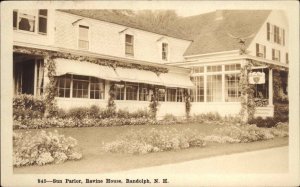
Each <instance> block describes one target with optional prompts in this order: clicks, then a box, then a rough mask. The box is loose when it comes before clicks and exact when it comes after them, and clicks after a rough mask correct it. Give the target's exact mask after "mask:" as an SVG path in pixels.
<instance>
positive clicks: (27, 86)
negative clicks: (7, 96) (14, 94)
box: [22, 60, 35, 95]
mask: <svg viewBox="0 0 300 187" xmlns="http://www.w3.org/2000/svg"><path fill="white" fill-rule="evenodd" d="M24 63H25V64H26V65H25V66H24V64H23V66H22V67H23V68H22V69H23V71H22V93H23V94H31V95H33V94H34V63H35V61H34V60H29V61H26V62H24Z"/></svg>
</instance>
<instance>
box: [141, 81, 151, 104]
mask: <svg viewBox="0 0 300 187" xmlns="http://www.w3.org/2000/svg"><path fill="white" fill-rule="evenodd" d="M148 95H149V91H148V87H147V85H145V84H140V85H139V100H140V101H148V100H149V99H148Z"/></svg>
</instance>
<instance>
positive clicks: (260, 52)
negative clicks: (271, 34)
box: [256, 43, 266, 58]
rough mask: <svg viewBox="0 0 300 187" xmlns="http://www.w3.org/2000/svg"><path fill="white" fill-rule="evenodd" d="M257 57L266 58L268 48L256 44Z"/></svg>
mask: <svg viewBox="0 0 300 187" xmlns="http://www.w3.org/2000/svg"><path fill="white" fill-rule="evenodd" d="M256 56H257V57H262V58H266V46H264V45H261V44H258V43H257V44H256Z"/></svg>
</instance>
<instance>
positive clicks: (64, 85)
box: [57, 75, 71, 97]
mask: <svg viewBox="0 0 300 187" xmlns="http://www.w3.org/2000/svg"><path fill="white" fill-rule="evenodd" d="M70 93H71V75H64V76H60V77H58V78H57V96H58V97H70Z"/></svg>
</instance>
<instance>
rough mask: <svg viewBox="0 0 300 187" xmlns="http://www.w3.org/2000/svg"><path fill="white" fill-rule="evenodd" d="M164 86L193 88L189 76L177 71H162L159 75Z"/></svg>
mask: <svg viewBox="0 0 300 187" xmlns="http://www.w3.org/2000/svg"><path fill="white" fill-rule="evenodd" d="M159 78H160V79H161V80H162V82H163V83H164V85H165V86H167V87H180V88H193V87H194V84H193V83H192V81H191V80H190V76H186V75H183V74H177V73H172V72H171V73H162V74H160V75H159Z"/></svg>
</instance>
